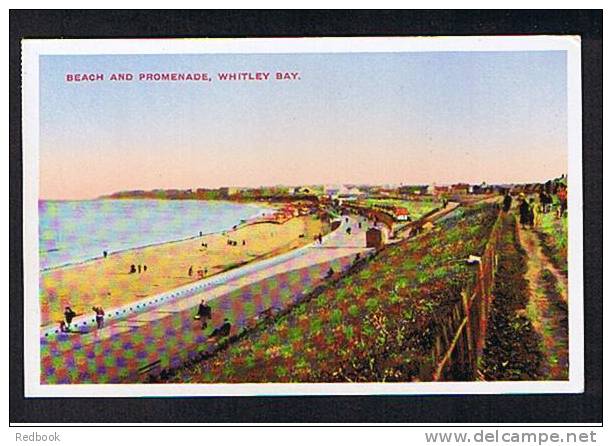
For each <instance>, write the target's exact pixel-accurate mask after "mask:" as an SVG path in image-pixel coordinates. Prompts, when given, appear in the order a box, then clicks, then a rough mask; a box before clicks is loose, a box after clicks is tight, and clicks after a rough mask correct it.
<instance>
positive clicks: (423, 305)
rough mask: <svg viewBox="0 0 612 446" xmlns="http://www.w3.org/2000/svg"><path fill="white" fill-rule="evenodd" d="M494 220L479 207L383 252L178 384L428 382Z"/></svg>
mask: <svg viewBox="0 0 612 446" xmlns="http://www.w3.org/2000/svg"><path fill="white" fill-rule="evenodd" d="M496 216H497V210H496V208H495V207H494V206H491V205H479V206H475V207H473V208H470V209H467V210H466V211H465V213H464V215H463V216H462V218H460V219H457V218H449V219H447V220H446V221H444V222H443V223H442V224H441V225H440V226H439V227H437V228H436V229H434V230H433V231H430V232H428V233H425V234H424V235H422V236H421V237H419V238H418V239H415V240H410V241H405V242H403V243H399V244H397V245H393V246H390V247H388V248H386V249H385V250H383V251H382V252H380V253H379V254H378V255H377V256H376V257H375V258H373V259H371V260H369V261H364V262H363V263H362V264H361V265H360V266H358V267H356V271H354V272H353V273H352V274H350V275H348V276H346V277H344V278H341V279H340V280H339V281H337V282H336V283H331V284H330V285H329V286H328V287H327V288H326V289H324V290H323V291H322V292H321V293H320V294H318V296H315V297H314V298H312V299H309V300H306V301H304V302H302V303H301V304H298V305H297V306H296V307H295V308H294V309H293V310H292V311H291V312H290V313H288V314H286V315H283V316H281V317H280V318H277V319H275V320H274V321H273V322H272V323H271V324H269V325H267V326H264V327H262V328H259V329H256V330H255V331H253V332H251V333H248V334H247V335H246V336H244V337H243V338H241V339H239V340H238V341H237V342H236V343H235V344H234V345H233V346H232V348H231V349H226V350H224V351H221V352H219V353H218V354H217V355H216V356H214V357H212V358H210V359H208V360H206V361H204V362H200V363H197V364H196V365H195V366H191V367H189V368H184V369H180V370H178V371H177V373H175V374H174V376H173V378H172V380H173V381H176V382H211V381H212V382H277V381H282V382H337V381H353V382H355V381H362V382H363V381H369V382H374V381H376V382H384V381H412V380H417V379H430V378H431V362H432V360H431V358H432V352H433V348H434V345H435V342H436V338H437V337H438V336H440V334H441V332H442V330H443V329H444V327H443V326H444V324H445V321H446V320H448V319H449V316H450V314H451V312H452V311H453V309H454V308H456V306H457V305H458V304H459V302H460V300H461V291H462V290H463V289H464V288H465V287H466V285H467V284H470V283H473V281H474V280H475V276H476V271H477V269H476V268H475V267H474V266H470V265H468V264H467V263H466V262H465V261H464V260H465V258H467V257H468V256H469V255H470V254H474V255H481V254H482V252H483V251H484V247H485V245H486V242H487V240H488V236H489V234H490V232H491V229H492V227H493V224H494V222H495V219H496ZM472 228H477V230H473V229H472ZM450 229H453V231H449V230H450ZM455 231H457V232H460V233H463V234H465V235H464V236H463V237H462V238H459V239H457V240H455V241H454V242H452V243H450V242H449V239H448V234H449V233H451V234H452V233H454V232H455ZM425 258H427V261H426V262H423V259H425Z"/></svg>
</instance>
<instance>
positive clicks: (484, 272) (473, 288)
mask: <svg viewBox="0 0 612 446" xmlns="http://www.w3.org/2000/svg"><path fill="white" fill-rule="evenodd" d="M501 222H502V214H501V213H500V214H498V216H497V219H496V221H495V224H494V225H493V228H492V230H491V233H490V235H489V239H488V241H487V243H486V245H485V249H484V252H483V254H482V256H481V258H480V262H478V272H477V274H476V278H475V280H474V282H473V283H472V284H469V285H468V286H466V287H465V288H464V290H463V291H462V293H461V302H459V303H458V304H457V305H456V306H455V307H454V308H453V310H452V311H451V315H450V316H449V318H448V320H447V322H446V323H445V324H444V325H443V326H442V328H441V330H440V331H439V333H438V335H437V337H436V342H435V346H434V359H435V361H434V364H435V366H434V371H433V376H432V379H433V380H434V381H440V380H474V379H476V378H477V371H478V365H479V361H480V358H481V357H482V352H483V350H484V345H485V339H486V335H487V322H488V320H489V312H490V308H491V300H492V289H493V284H494V281H495V271H496V268H497V253H496V247H497V241H498V240H499V237H500V234H501V227H502V225H501Z"/></svg>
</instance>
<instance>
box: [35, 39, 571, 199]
mask: <svg viewBox="0 0 612 446" xmlns="http://www.w3.org/2000/svg"><path fill="white" fill-rule="evenodd" d="M277 70H283V71H299V72H300V76H301V80H300V81H296V82H273V81H268V82H263V83H256V82H242V83H240V82H231V83H228V82H225V83H224V82H219V81H217V80H214V81H213V82H204V83H189V82H173V83H170V82H159V83H150V82H147V83H143V82H136V81H133V82H131V83H113V82H108V81H104V82H98V83H78V84H77V83H67V82H65V74H66V73H81V72H101V73H104V74H105V75H106V76H107V77H108V76H109V75H110V73H112V72H131V73H134V74H135V75H136V74H137V73H139V72H148V71H157V72H169V71H173V72H181V71H182V72H187V71H189V72H209V73H210V74H212V75H213V76H214V75H215V74H216V73H217V72H223V71H271V72H274V71H277ZM40 104H41V109H40V111H41V114H40V119H41V127H40V128H41V134H40V141H41V145H40V147H41V149H40V155H41V197H43V198H86V197H91V196H97V195H100V194H103V193H108V192H113V191H116V190H121V189H137V188H140V189H151V188H156V187H178V188H188V187H218V186H222V185H237V186H258V185H273V184H312V183H328V184H338V183H372V184H374V183H431V182H438V183H450V182H456V181H467V182H472V183H475V182H480V181H482V180H485V181H487V182H492V183H494V182H523V181H536V180H544V179H547V178H552V177H555V176H558V175H559V174H561V173H564V172H565V171H566V169H567V95H566V55H565V52H561V51H556V52H553V51H549V52H493V53H492V52H457V53H449V52H436V53H350V54H299V55H295V54H291V55H256V54H248V55H237V54H234V55H159V56H157V55H151V56H42V57H41V60H40Z"/></svg>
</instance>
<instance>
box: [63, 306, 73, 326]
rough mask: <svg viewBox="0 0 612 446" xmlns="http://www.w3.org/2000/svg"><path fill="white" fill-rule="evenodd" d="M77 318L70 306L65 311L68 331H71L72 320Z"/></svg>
mask: <svg viewBox="0 0 612 446" xmlns="http://www.w3.org/2000/svg"><path fill="white" fill-rule="evenodd" d="M75 317H76V313H75V312H74V311H73V310H72V308H70V305H69V306H67V307H66V308H65V309H64V319H65V320H66V329H67V331H70V324H71V323H72V320H73V319H74V318H75Z"/></svg>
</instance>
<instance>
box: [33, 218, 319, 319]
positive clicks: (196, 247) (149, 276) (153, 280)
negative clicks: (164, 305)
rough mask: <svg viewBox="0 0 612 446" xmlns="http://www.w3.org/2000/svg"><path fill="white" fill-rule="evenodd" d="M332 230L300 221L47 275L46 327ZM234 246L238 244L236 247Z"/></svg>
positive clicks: (43, 286) (43, 289) (43, 297)
mask: <svg viewBox="0 0 612 446" xmlns="http://www.w3.org/2000/svg"><path fill="white" fill-rule="evenodd" d="M327 230H328V228H327V227H325V224H324V223H322V222H321V221H320V220H318V219H317V218H315V217H312V216H304V217H296V218H293V219H291V220H289V221H288V222H286V223H284V224H273V223H261V224H255V225H247V226H243V227H239V228H238V229H236V230H234V231H227V232H225V233H218V234H209V235H204V236H202V237H196V238H193V239H190V240H185V241H176V242H169V243H164V244H160V245H156V246H149V247H143V248H137V249H132V250H128V251H124V252H120V253H113V254H110V255H109V256H108V257H107V258H106V259H97V260H92V261H88V262H84V263H82V264H79V265H74V266H70V267H64V268H58V269H54V270H50V271H45V272H43V273H42V274H41V276H40V305H41V307H40V308H41V325H48V324H49V323H52V322H59V321H60V320H62V319H63V311H64V307H65V306H66V305H70V306H71V307H72V309H73V310H74V311H75V312H76V313H77V314H82V313H91V308H92V307H93V306H102V307H103V308H111V307H114V306H118V305H123V304H126V303H129V302H132V301H135V300H138V299H141V298H143V297H146V296H149V295H153V294H158V293H161V292H164V291H167V290H170V289H173V288H176V287H179V286H181V285H185V284H188V283H191V282H195V281H197V280H199V279H200V278H201V276H203V277H207V276H211V275H213V274H217V273H219V272H221V271H225V270H227V269H230V268H233V267H236V266H239V265H242V264H244V263H247V262H250V261H253V260H256V259H262V258H266V257H270V256H273V255H278V254H281V253H284V252H287V251H289V250H292V249H295V248H298V247H300V246H303V245H306V244H308V243H311V242H312V240H313V237H314V236H315V235H316V234H318V233H325V232H326V231H327ZM301 235H303V237H300V236H301ZM228 240H232V241H235V242H236V246H233V245H230V244H228ZM131 265H135V266H136V268H138V265H142V266H143V267H144V265H146V267H147V270H146V271H144V268H142V269H141V272H140V273H138V270H137V271H136V273H130V269H131ZM190 267H191V269H192V275H191V276H190V275H189V269H190Z"/></svg>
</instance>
